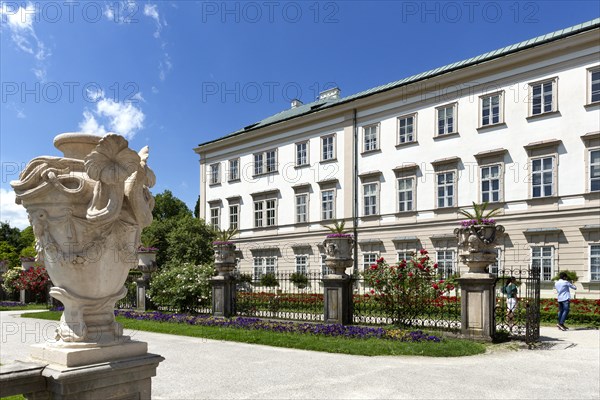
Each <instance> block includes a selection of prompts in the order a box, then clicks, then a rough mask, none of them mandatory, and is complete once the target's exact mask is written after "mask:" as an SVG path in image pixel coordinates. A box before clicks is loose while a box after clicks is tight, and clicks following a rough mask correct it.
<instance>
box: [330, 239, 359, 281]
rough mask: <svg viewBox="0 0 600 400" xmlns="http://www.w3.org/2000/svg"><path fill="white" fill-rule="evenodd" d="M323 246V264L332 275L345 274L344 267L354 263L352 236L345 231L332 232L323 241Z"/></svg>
mask: <svg viewBox="0 0 600 400" xmlns="http://www.w3.org/2000/svg"><path fill="white" fill-rule="evenodd" d="M323 247H324V248H325V255H326V258H325V265H326V266H327V267H328V268H329V269H330V271H331V272H332V274H333V275H340V276H346V268H349V267H351V266H352V264H353V263H354V261H353V259H352V250H353V248H354V237H353V236H352V235H350V234H347V233H332V234H329V235H327V238H326V239H325V240H324V241H323Z"/></svg>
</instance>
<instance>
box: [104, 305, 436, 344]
mask: <svg viewBox="0 0 600 400" xmlns="http://www.w3.org/2000/svg"><path fill="white" fill-rule="evenodd" d="M115 316H121V317H124V318H129V319H136V320H148V321H157V322H168V323H184V324H189V325H200V326H214V327H223V328H233V329H244V330H259V331H268V332H278V333H299V334H308V335H318V336H329V337H345V338H353V339H369V338H378V339H387V340H396V341H402V342H440V341H441V339H440V338H439V337H437V336H434V335H428V334H426V333H424V332H423V331H420V330H417V331H405V330H401V329H385V328H369V327H363V326H353V325H351V326H344V325H337V324H310V323H297V322H280V321H268V320H262V319H259V318H247V317H236V318H231V319H220V318H219V319H217V318H213V317H210V316H206V315H189V314H172V313H162V312H147V313H142V312H137V311H125V310H115Z"/></svg>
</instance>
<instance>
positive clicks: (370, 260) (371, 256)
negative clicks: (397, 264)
mask: <svg viewBox="0 0 600 400" xmlns="http://www.w3.org/2000/svg"><path fill="white" fill-rule="evenodd" d="M378 258H379V254H377V253H363V271H367V270H368V269H369V267H371V265H373V264H377V259H378Z"/></svg>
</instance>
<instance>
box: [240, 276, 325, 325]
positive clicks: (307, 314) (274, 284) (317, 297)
mask: <svg viewBox="0 0 600 400" xmlns="http://www.w3.org/2000/svg"><path fill="white" fill-rule="evenodd" d="M321 279H322V276H321V274H319V273H308V274H298V273H292V272H277V273H272V274H265V275H262V276H251V277H250V276H244V275H242V276H241V278H240V280H239V281H238V283H237V298H236V307H235V308H236V314H237V315H243V316H253V317H264V318H281V319H290V320H299V321H322V320H323V283H322V281H321Z"/></svg>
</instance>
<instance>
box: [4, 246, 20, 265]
mask: <svg viewBox="0 0 600 400" xmlns="http://www.w3.org/2000/svg"><path fill="white" fill-rule="evenodd" d="M0 261H8V265H9V266H10V267H19V266H20V265H21V261H20V259H19V253H18V252H17V249H15V248H14V247H13V246H11V245H10V244H9V243H8V242H6V241H0Z"/></svg>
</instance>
